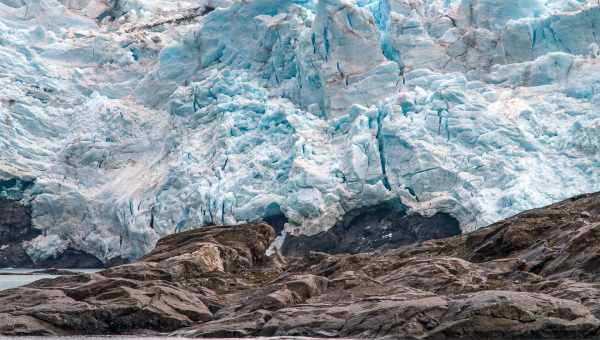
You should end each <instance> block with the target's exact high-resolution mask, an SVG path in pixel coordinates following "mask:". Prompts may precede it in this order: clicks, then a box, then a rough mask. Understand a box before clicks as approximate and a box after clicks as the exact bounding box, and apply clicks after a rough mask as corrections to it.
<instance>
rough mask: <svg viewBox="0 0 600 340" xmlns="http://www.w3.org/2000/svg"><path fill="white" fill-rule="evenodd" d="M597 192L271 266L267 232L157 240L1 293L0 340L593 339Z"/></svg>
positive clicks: (597, 305)
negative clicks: (402, 240)
mask: <svg viewBox="0 0 600 340" xmlns="http://www.w3.org/2000/svg"><path fill="white" fill-rule="evenodd" d="M599 225H600V193H597V194H590V195H583V196H578V197H575V198H572V199H570V200H567V201H564V202H561V203H558V204H555V205H552V206H549V207H546V208H542V209H536V210H532V211H527V212H525V213H522V214H520V215H517V216H515V217H512V218H510V219H507V220H504V221H501V222H499V223H496V224H494V225H491V226H490V227H488V228H485V229H482V230H480V231H477V232H473V233H470V234H466V235H460V236H455V237H452V238H447V239H441V240H431V241H425V242H421V243H418V244H413V245H409V246H403V247H400V248H397V249H388V250H377V251H375V252H370V253H359V254H335V255H332V254H326V253H322V252H310V253H309V254H307V255H305V256H303V257H283V256H281V255H279V254H275V255H273V256H266V255H265V252H266V249H267V247H268V246H269V244H270V243H271V242H272V241H273V240H274V238H275V232H274V230H273V229H272V228H271V227H270V226H268V225H266V224H246V225H238V226H232V227H210V228H206V229H199V230H195V231H188V232H182V233H178V234H175V235H172V236H169V237H167V238H164V239H162V240H161V241H160V242H159V243H158V245H157V247H156V248H155V250H154V251H153V252H151V253H150V254H148V255H147V256H146V257H144V258H142V259H141V260H140V261H138V262H135V263H132V264H128V265H123V266H118V267H114V268H111V269H107V270H105V271H102V272H99V273H95V274H85V275H74V276H69V277H61V278H58V279H52V280H40V281H38V282H35V283H32V284H30V285H28V286H25V287H22V288H17V289H11V290H6V291H2V292H0V334H3V335H51V334H56V335H72V334H135V333H137V334H140V333H143V334H151V333H154V332H171V331H173V332H174V333H173V335H178V336H186V337H204V338H211V337H213V338H216V337H232V338H234V337H255V336H311V337H351V338H388V339H404V338H419V339H448V338H452V339H474V338H506V339H531V338H535V339H542V338H543V339H553V338H554V339H557V338H561V339H566V338H577V339H581V338H593V337H596V338H597V337H598V336H600V286H598V285H597V284H596V282H597V280H598V276H599V275H600V271H599V270H598V265H597V263H598V253H599V252H600V242H598V236H597V235H596V231H597V229H598V226H599Z"/></svg>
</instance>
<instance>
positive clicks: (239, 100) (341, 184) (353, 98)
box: [0, 0, 600, 260]
mask: <svg viewBox="0 0 600 340" xmlns="http://www.w3.org/2000/svg"><path fill="white" fill-rule="evenodd" d="M108 6H112V7H108ZM213 8H216V9H215V10H212V9H213ZM211 10H212V11H211ZM200 14H202V15H200ZM96 18H103V19H102V20H101V21H100V22H98V21H97V20H96ZM599 23H600V8H598V7H596V2H589V3H588V2H585V1H575V0H571V1H564V0H548V1H543V0H525V1H524V0H504V1H500V0H370V1H369V0H358V1H351V0H319V1H310V0H305V1H301V0H296V1H293V0H254V1H233V2H231V1H200V0H198V1H166V0H164V1H163V0H160V1H154V0H153V1H149V0H138V1H134V0H129V1H124V0H121V1H109V2H108V4H105V3H104V2H100V1H97V0H62V1H58V0H0V179H10V178H15V177H17V178H21V179H35V185H34V186H33V188H32V189H31V190H29V191H28V193H27V197H26V198H25V199H27V200H29V201H30V202H31V204H32V208H33V218H34V224H35V226H36V227H37V228H39V229H42V230H43V231H44V233H43V234H42V235H41V236H39V237H38V238H36V239H34V240H33V241H30V242H28V244H27V251H28V253H29V254H30V255H31V256H32V257H33V258H35V259H41V258H45V257H48V256H51V255H53V254H56V253H60V252H61V251H62V250H63V249H66V248H67V247H74V248H77V249H81V250H85V251H86V252H89V253H91V254H93V255H95V256H97V257H98V258H100V259H102V260H108V259H111V258H114V257H117V256H123V257H130V258H132V257H136V256H140V255H142V254H143V253H145V252H147V251H148V250H149V249H151V247H152V246H153V245H154V243H155V242H156V240H157V239H158V238H159V237H161V236H164V235H166V234H169V233H173V232H176V231H177V230H184V229H188V228H194V227H201V226H204V225H209V224H221V223H238V222H242V221H248V220H255V219H259V218H264V217H267V216H268V215H269V214H272V213H274V212H275V213H277V212H278V211H281V212H282V213H283V214H285V216H286V217H287V219H288V223H287V225H286V230H287V232H301V233H305V234H313V233H316V232H319V231H321V230H324V229H327V228H328V227H331V226H332V225H333V224H335V222H336V221H337V220H338V219H340V218H341V216H343V215H344V213H345V212H347V211H349V210H351V209H354V208H360V207H363V206H369V205H375V204H378V203H381V202H383V201H387V200H390V199H394V198H399V199H401V201H402V203H403V204H404V205H405V206H406V207H407V209H409V210H410V211H411V212H418V213H421V214H425V215H431V214H434V213H436V212H438V211H442V212H447V213H450V214H452V215H453V216H455V217H456V218H457V219H459V221H460V222H461V225H462V227H463V229H464V230H473V229H475V228H478V227H481V226H485V225H487V224H488V223H491V222H494V221H497V220H499V219H501V218H504V217H507V216H509V215H511V214H515V213H517V212H520V211H523V210H525V209H529V208H532V207H536V206H541V205H545V204H548V203H550V202H554V201H558V200H561V199H564V198H567V197H569V196H572V195H575V194H579V193H583V192H589V191H596V190H600V171H599V169H598V167H599V166H600V111H598V107H599V106H598V104H600V59H596V57H597V56H598V54H599V53H600V48H599V47H598V45H597V40H598V39H599V37H598V34H600V31H598V28H597V26H598V25H600V24H599Z"/></svg>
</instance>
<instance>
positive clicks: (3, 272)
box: [0, 268, 102, 290]
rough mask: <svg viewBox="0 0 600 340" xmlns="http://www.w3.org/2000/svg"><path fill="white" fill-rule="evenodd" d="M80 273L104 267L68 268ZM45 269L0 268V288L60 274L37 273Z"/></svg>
mask: <svg viewBox="0 0 600 340" xmlns="http://www.w3.org/2000/svg"><path fill="white" fill-rule="evenodd" d="M66 270H69V271H73V272H78V273H95V272H98V271H100V270H102V269H66ZM40 271H44V269H43V268H41V269H23V268H7V269H0V290H4V289H10V288H16V287H20V286H23V285H26V284H28V283H31V282H34V281H37V280H41V279H50V278H55V277H58V276H59V275H48V274H35V272H40Z"/></svg>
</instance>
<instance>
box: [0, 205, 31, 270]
mask: <svg viewBox="0 0 600 340" xmlns="http://www.w3.org/2000/svg"><path fill="white" fill-rule="evenodd" d="M40 234H41V231H39V230H37V229H34V228H33V227H32V225H31V207H30V206H27V205H24V204H22V203H21V202H19V201H17V200H11V199H4V198H1V197H0V246H1V248H0V267H17V268H19V267H21V268H22V267H31V266H32V265H33V262H32V261H31V259H30V258H29V255H27V253H26V252H25V249H24V248H23V241H29V240H31V239H33V238H35V237H36V236H38V235H40Z"/></svg>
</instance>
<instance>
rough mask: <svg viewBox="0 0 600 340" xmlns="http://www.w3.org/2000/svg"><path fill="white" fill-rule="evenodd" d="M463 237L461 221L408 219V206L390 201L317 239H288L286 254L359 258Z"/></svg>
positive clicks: (354, 214)
mask: <svg viewBox="0 0 600 340" xmlns="http://www.w3.org/2000/svg"><path fill="white" fill-rule="evenodd" d="M460 233H461V230H460V225H459V223H458V221H457V220H456V219H455V218H453V217H452V216H450V215H448V214H445V213H437V214H435V215H433V216H431V217H424V216H421V215H418V214H413V215H407V214H406V212H405V208H404V206H402V205H401V204H400V203H399V202H396V201H390V202H386V203H383V204H379V205H376V206H372V207H366V208H361V209H355V210H352V211H349V212H348V213H347V214H346V215H345V216H344V218H343V219H342V221H340V222H339V223H337V224H336V225H335V226H334V227H333V228H331V229H329V230H327V231H325V232H321V233H318V234H316V235H313V236H303V235H300V236H294V235H287V236H286V238H285V241H284V243H283V247H282V252H283V254H285V255H290V256H294V255H303V254H306V253H307V252H309V251H320V252H326V253H330V254H340V253H349V254H356V253H361V252H367V251H373V250H377V249H393V248H397V247H399V246H404V245H409V244H413V243H416V242H420V241H426V240H433V239H441V238H445V237H451V236H455V235H459V234H460Z"/></svg>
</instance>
